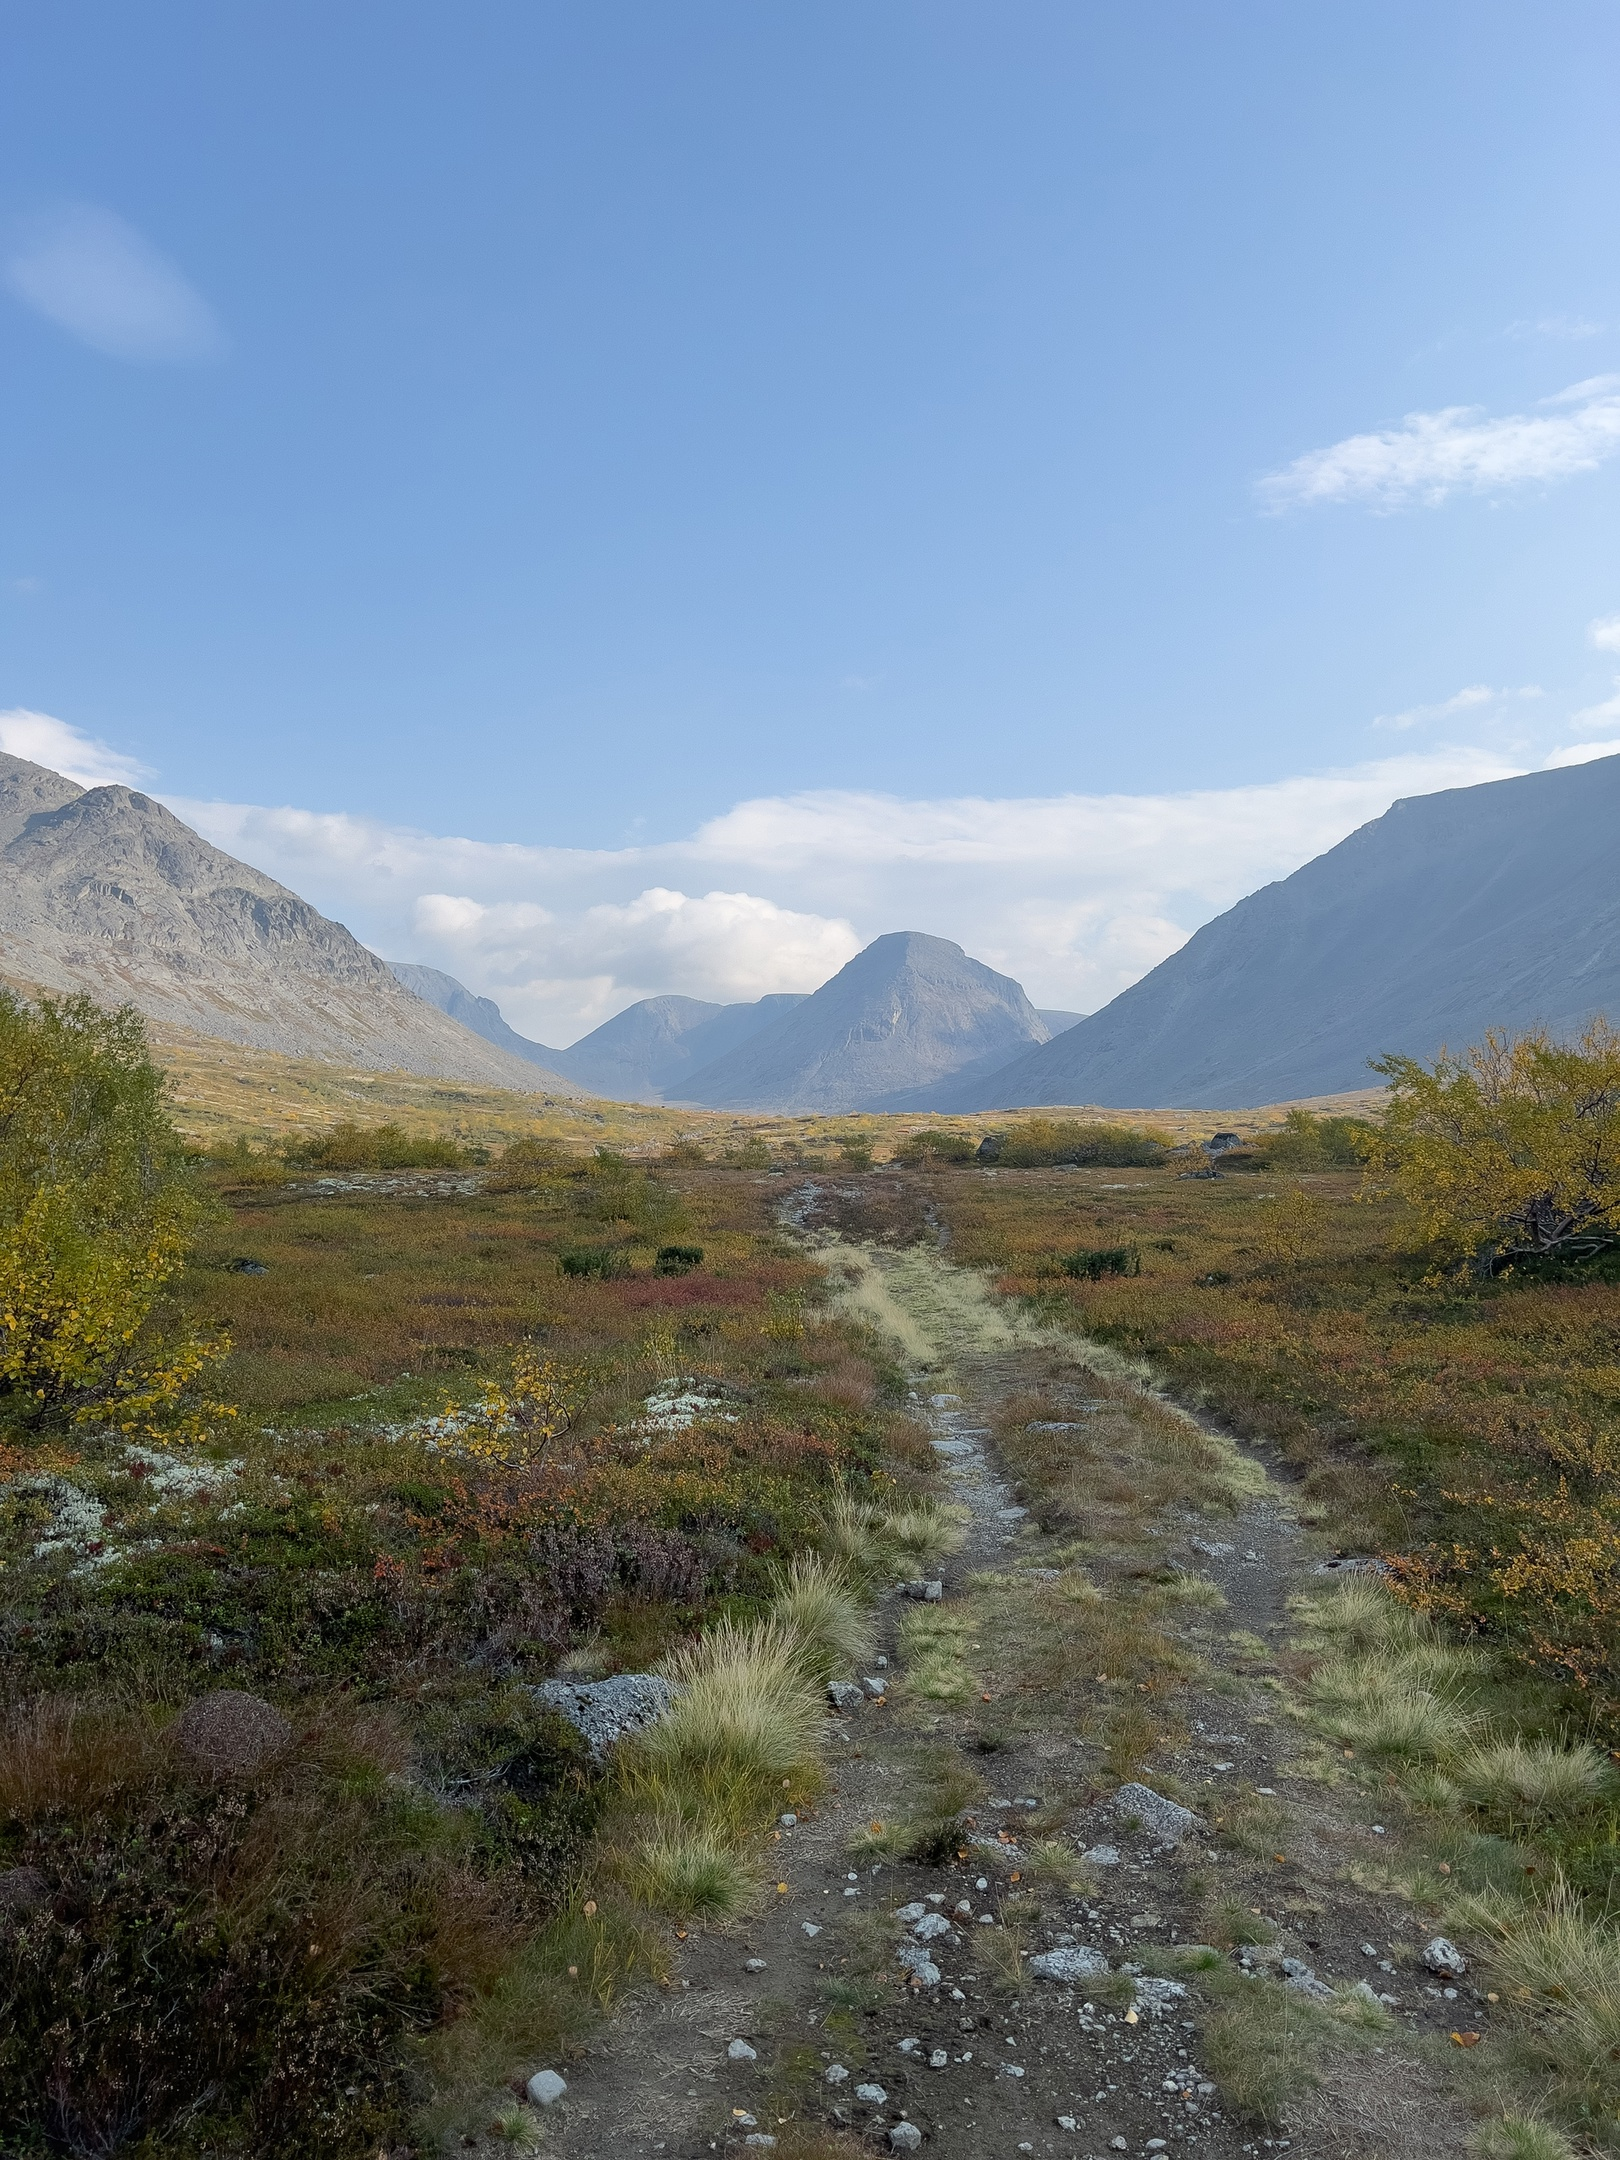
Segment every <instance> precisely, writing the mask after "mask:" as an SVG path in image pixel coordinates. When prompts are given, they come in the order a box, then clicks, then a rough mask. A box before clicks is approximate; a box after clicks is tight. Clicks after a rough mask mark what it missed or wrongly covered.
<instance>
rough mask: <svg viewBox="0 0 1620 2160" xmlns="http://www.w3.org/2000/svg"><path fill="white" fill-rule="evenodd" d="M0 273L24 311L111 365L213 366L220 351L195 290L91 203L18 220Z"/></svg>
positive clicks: (130, 229) (220, 337) (129, 229)
mask: <svg viewBox="0 0 1620 2160" xmlns="http://www.w3.org/2000/svg"><path fill="white" fill-rule="evenodd" d="M0 275H3V276H4V279H5V283H6V285H7V287H8V288H9V290H10V291H11V292H12V294H13V295H14V296H15V297H16V298H17V299H19V300H21V301H22V302H23V303H24V305H25V306H27V307H31V308H33V309H34V310H35V311H36V312H37V313H39V314H41V315H43V316H45V317H46V319H47V320H48V321H50V322H53V323H56V324H57V325H58V326H59V327H60V328H61V329H63V330H67V331H71V333H72V334H73V336H74V337H76V338H82V339H83V341H84V343H85V344H86V345H93V346H94V347H95V349H96V350H97V352H104V353H111V354H112V355H113V356H114V358H116V359H119V360H147V361H181V362H184V361H196V360H212V359H215V358H217V357H218V356H219V354H220V353H221V352H223V350H224V348H225V337H224V333H223V331H222V330H221V329H220V326H219V322H218V320H217V318H216V317H215V315H214V311H213V309H212V308H211V307H210V306H209V305H208V302H207V301H206V300H205V299H204V298H203V297H202V295H201V293H199V292H197V291H196V290H195V289H194V287H192V286H191V285H190V284H188V283H187V281H186V279H185V278H184V277H183V276H182V275H181V273H180V271H179V270H178V269H176V267H175V265H174V264H173V263H172V262H170V261H169V259H168V257H167V256H166V255H163V254H161V253H160V252H159V251H158V249H156V248H155V247H153V245H152V244H151V242H150V241H149V240H147V239H145V238H143V236H142V235H141V234H140V233H138V232H137V231H136V230H135V228H134V226H133V225H129V224H126V223H125V221H124V219H123V218H121V217H117V216H115V215H114V213H113V212H112V211H110V210H102V209H98V208H97V207H96V205H95V204H93V203H59V204H57V205H56V206H55V207H54V208H52V209H49V210H42V211H37V212H35V213H34V214H33V215H32V216H28V217H23V218H19V219H17V220H16V221H15V223H14V224H13V226H12V229H11V231H10V233H9V235H8V241H7V246H6V250H5V258H4V263H3V265H0Z"/></svg>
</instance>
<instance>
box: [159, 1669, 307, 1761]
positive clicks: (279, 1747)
mask: <svg viewBox="0 0 1620 2160" xmlns="http://www.w3.org/2000/svg"><path fill="white" fill-rule="evenodd" d="M292 1736H293V1729H292V1727H291V1726H290V1725H289V1724H288V1723H287V1720H286V1719H285V1718H284V1717H283V1716H282V1714H281V1712H280V1711H279V1710H275V1709H272V1708H271V1706H270V1704H269V1703H267V1702H265V1701H264V1700H263V1699H262V1698H261V1697H260V1696H257V1695H244V1694H243V1693H242V1691H241V1690H240V1689H239V1688H215V1689H214V1690H213V1692H212V1693H211V1694H208V1695H199V1696H198V1697H197V1698H196V1700H195V1701H194V1702H189V1703H187V1705H186V1707H185V1708H184V1709H183V1710H182V1711H181V1713H180V1715H179V1716H178V1717H177V1718H176V1719H175V1721H174V1723H173V1724H172V1725H171V1726H170V1727H169V1738H170V1740H171V1742H172V1743H173V1745H174V1748H175V1750H176V1752H177V1753H178V1754H179V1755H180V1757H181V1759H182V1760H183V1761H184V1762H185V1764H186V1765H187V1767H188V1768H189V1769H192V1770H196V1771H199V1772H201V1773H202V1774H203V1775H204V1776H206V1777H216V1778H236V1777H250V1776H251V1775H252V1774H253V1772H254V1771H255V1770H257V1769H259V1768H260V1766H261V1765H262V1764H264V1763H267V1762H269V1761H271V1760H272V1759H273V1758H274V1757H275V1756H277V1755H280V1754H281V1753H282V1752H283V1751H284V1750H285V1749H286V1748H288V1747H290V1746H291V1745H292Z"/></svg>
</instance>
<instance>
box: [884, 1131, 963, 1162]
mask: <svg viewBox="0 0 1620 2160" xmlns="http://www.w3.org/2000/svg"><path fill="white" fill-rule="evenodd" d="M978 1152H979V1143H978V1141H977V1140H976V1139H975V1138H974V1137H973V1135H972V1134H971V1133H965V1132H943V1131H941V1130H939V1129H938V1128H937V1127H935V1126H927V1127H925V1128H924V1129H923V1131H921V1132H914V1133H907V1135H906V1137H905V1138H904V1139H903V1140H902V1141H901V1143H900V1145H899V1146H898V1147H897V1148H896V1149H895V1151H894V1159H895V1161H896V1162H901V1163H967V1162H972V1160H973V1158H974V1157H975V1156H976V1155H977V1154H978Z"/></svg>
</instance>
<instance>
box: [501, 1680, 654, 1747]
mask: <svg viewBox="0 0 1620 2160" xmlns="http://www.w3.org/2000/svg"><path fill="white" fill-rule="evenodd" d="M532 1692H533V1694H534V1697H535V1700H536V1701H537V1702H543V1703H544V1704H545V1705H546V1708H547V1709H548V1710H555V1711H556V1712H557V1714H558V1716H559V1717H564V1718H566V1719H567V1720H568V1722H569V1724H570V1725H572V1726H573V1728H574V1730H575V1731H576V1732H577V1733H580V1734H581V1735H582V1736H583V1737H584V1739H585V1740H586V1741H587V1742H588V1743H589V1745H590V1750H591V1753H592V1754H593V1755H594V1756H595V1757H596V1759H597V1761H598V1762H600V1761H601V1759H602V1757H603V1756H604V1755H605V1754H606V1753H607V1751H608V1749H609V1748H610V1747H613V1746H614V1745H615V1744H616V1743H617V1742H618V1741H620V1740H623V1739H624V1738H625V1737H626V1735H627V1734H629V1733H635V1732H640V1730H641V1729H642V1727H643V1726H644V1725H651V1724H652V1723H653V1721H654V1719H656V1718H661V1717H662V1716H663V1715H664V1712H665V1711H666V1710H667V1709H668V1708H669V1706H670V1704H671V1703H672V1702H673V1701H674V1700H675V1690H674V1689H673V1688H672V1687H671V1686H670V1684H669V1682H668V1681H667V1680H662V1679H660V1678H659V1676H658V1674H657V1673H615V1674H614V1676H613V1678H612V1679H611V1680H542V1681H541V1683H540V1685H539V1686H538V1687H537V1688H535V1689H534V1690H533V1691H532Z"/></svg>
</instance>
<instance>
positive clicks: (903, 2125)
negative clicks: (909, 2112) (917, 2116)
mask: <svg viewBox="0 0 1620 2160" xmlns="http://www.w3.org/2000/svg"><path fill="white" fill-rule="evenodd" d="M921 2143H922V2132H921V2131H920V2130H919V2129H918V2128H917V2125H916V2124H915V2123H911V2122H897V2123H896V2124H895V2126H894V2128H893V2129H892V2130H891V2131H890V2132H889V2144H890V2146H891V2147H892V2149H893V2150H894V2151H895V2152H915V2151H916V2150H917V2147H918V2146H919V2145H920V2144H921Z"/></svg>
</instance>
